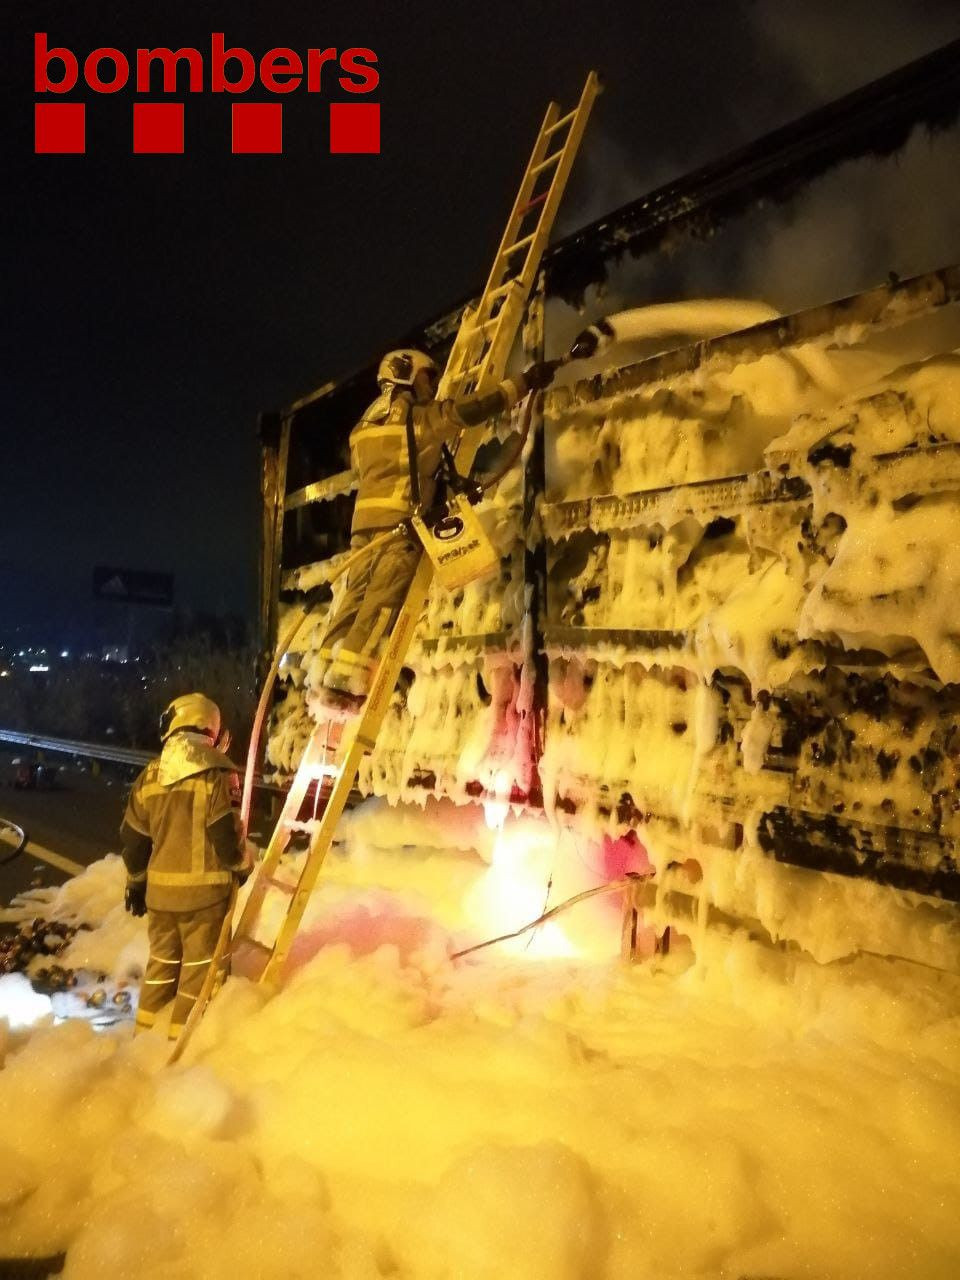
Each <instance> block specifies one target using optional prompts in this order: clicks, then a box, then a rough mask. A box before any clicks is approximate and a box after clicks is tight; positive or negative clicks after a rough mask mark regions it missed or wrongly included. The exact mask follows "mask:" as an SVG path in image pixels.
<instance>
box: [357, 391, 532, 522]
mask: <svg viewBox="0 0 960 1280" xmlns="http://www.w3.org/2000/svg"><path fill="white" fill-rule="evenodd" d="M524 391H525V387H524V384H523V381H522V379H520V380H518V381H516V382H513V381H510V380H504V381H503V382H501V383H500V386H499V387H498V388H497V389H496V390H495V391H491V392H489V393H488V394H486V395H473V396H465V397H464V398H463V399H462V400H428V401H426V403H423V404H420V403H418V402H417V401H415V400H414V398H413V396H412V395H411V394H410V392H409V391H406V390H402V389H399V388H395V389H391V390H389V391H386V392H384V394H383V395H382V396H380V397H379V398H378V399H377V400H374V402H373V404H371V405H370V407H369V408H368V409H367V411H366V413H365V414H364V416H363V418H361V420H360V421H359V422H358V423H357V425H356V426H355V427H354V428H353V430H352V431H351V432H350V461H351V464H352V466H353V470H354V472H355V473H356V475H357V477H358V479H359V481H360V485H359V491H358V493H357V504H356V506H355V507H354V512H353V526H352V532H353V533H364V532H366V531H367V530H369V529H385V528H390V527H391V526H393V525H396V524H399V522H400V521H401V520H403V519H404V518H405V517H407V516H409V515H410V514H411V513H412V510H413V507H412V503H411V499H410V460H409V457H408V454H407V415H408V414H411V415H412V420H413V432H414V437H415V439H416V445H417V466H418V469H419V473H420V491H421V497H422V501H423V505H424V506H425V507H426V506H429V505H430V501H431V499H432V498H433V490H434V474H435V472H436V470H437V468H438V467H439V465H440V460H441V450H442V446H443V445H444V444H445V443H450V442H451V441H453V440H455V439H456V437H457V436H458V435H459V434H460V432H461V431H462V430H463V428H464V427H465V426H466V427H472V426H476V425H478V424H479V423H481V422H484V421H485V420H486V419H487V418H490V417H492V416H493V415H494V414H497V413H502V412H503V410H504V409H509V408H511V407H512V406H513V405H515V404H516V403H517V401H518V400H519V398H520V396H521V395H523V394H524Z"/></svg>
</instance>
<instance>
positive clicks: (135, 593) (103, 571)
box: [93, 565, 173, 609]
mask: <svg viewBox="0 0 960 1280" xmlns="http://www.w3.org/2000/svg"><path fill="white" fill-rule="evenodd" d="M93 594H94V598H95V599H97V600H114V601H116V602H117V603H118V604H152V605H156V606H157V607H159V608H161V609H169V608H170V606H171V605H172V604H173V574H172V573H151V572H149V571H147V570H145V569H114V568H110V567H108V566H106V565H97V566H96V568H95V569H94V571H93Z"/></svg>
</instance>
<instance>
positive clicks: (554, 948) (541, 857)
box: [465, 806, 577, 959]
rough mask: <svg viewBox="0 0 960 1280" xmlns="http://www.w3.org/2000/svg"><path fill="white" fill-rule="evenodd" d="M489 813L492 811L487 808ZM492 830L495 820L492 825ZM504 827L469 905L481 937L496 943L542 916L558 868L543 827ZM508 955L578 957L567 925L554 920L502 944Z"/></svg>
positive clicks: (527, 824) (523, 824)
mask: <svg viewBox="0 0 960 1280" xmlns="http://www.w3.org/2000/svg"><path fill="white" fill-rule="evenodd" d="M484 807H486V806H484ZM487 821H488V824H489V825H493V824H490V823H489V817H488V819H487ZM500 822H501V826H500V829H499V831H498V832H497V837H496V840H495V841H494V846H493V857H492V859H491V863H490V868H489V870H488V871H487V873H486V875H484V876H483V878H482V879H481V880H480V881H479V883H478V884H477V885H475V887H474V888H473V889H472V890H471V891H470V893H469V895H468V897H467V901H466V903H465V907H466V912H467V915H468V917H469V919H470V921H471V924H473V926H474V927H475V928H476V929H477V930H478V932H480V933H482V934H484V935H486V936H488V937H495V936H498V935H499V934H502V933H511V932H512V931H513V930H514V929H519V928H520V927H521V926H522V925H525V924H529V923H530V921H531V920H535V919H536V918H537V917H538V916H539V915H542V913H543V911H544V909H545V907H546V906H548V905H549V904H548V903H547V902H546V896H547V883H548V881H549V879H550V873H551V869H552V864H553V836H552V833H549V832H545V831H544V828H543V825H542V824H539V823H531V822H523V821H519V822H516V823H513V824H511V825H510V826H509V827H506V828H505V827H504V826H503V819H501V820H500ZM497 949H498V951H500V952H501V953H503V954H510V955H524V956H528V957H530V958H532V959H548V958H551V957H557V956H573V955H576V954H577V947H576V946H575V945H574V944H573V943H572V942H571V940H570V939H569V937H568V936H567V934H566V933H565V931H564V929H563V926H562V924H561V923H559V922H557V921H555V920H549V921H547V923H546V924H542V925H539V926H538V927H537V928H536V929H535V930H531V931H530V932H528V933H524V934H521V935H520V937H519V938H511V939H510V940H509V941H507V942H503V943H500V944H499V946H498V948H497Z"/></svg>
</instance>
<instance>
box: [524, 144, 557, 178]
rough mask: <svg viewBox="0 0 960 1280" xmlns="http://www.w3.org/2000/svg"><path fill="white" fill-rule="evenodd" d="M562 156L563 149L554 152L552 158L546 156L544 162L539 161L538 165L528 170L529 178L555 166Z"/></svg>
mask: <svg viewBox="0 0 960 1280" xmlns="http://www.w3.org/2000/svg"><path fill="white" fill-rule="evenodd" d="M562 155H563V148H562V147H561V148H560V150H559V151H554V153H553V155H552V156H547V158H546V160H541V161H540V163H539V164H535V165H534V166H533V168H532V169H531V170H530V176H531V178H533V177H535V176H536V175H537V174H538V173H543V171H544V169H549V168H550V166H551V165H554V164H556V163H557V161H558V160H559V159H560V157H561V156H562Z"/></svg>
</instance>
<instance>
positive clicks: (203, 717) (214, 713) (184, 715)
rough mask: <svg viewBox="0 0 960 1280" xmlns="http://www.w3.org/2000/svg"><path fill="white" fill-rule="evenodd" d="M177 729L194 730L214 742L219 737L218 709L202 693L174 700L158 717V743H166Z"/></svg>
mask: <svg viewBox="0 0 960 1280" xmlns="http://www.w3.org/2000/svg"><path fill="white" fill-rule="evenodd" d="M179 729H196V730H197V732H198V733H206V734H208V735H209V737H210V739H211V741H213V742H216V741H217V739H218V738H219V737H220V708H219V707H218V706H217V704H216V703H215V702H213V701H211V699H210V698H207V697H205V696H204V695H203V694H202V693H185V694H183V695H182V696H181V697H179V698H174V700H173V701H172V702H171V703H170V705H169V706H168V707H167V708H166V709H165V711H164V712H163V715H162V716H161V717H160V741H161V742H166V740H167V739H168V738H169V737H170V735H171V734H172V733H176V732H177V731H178V730H179Z"/></svg>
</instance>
